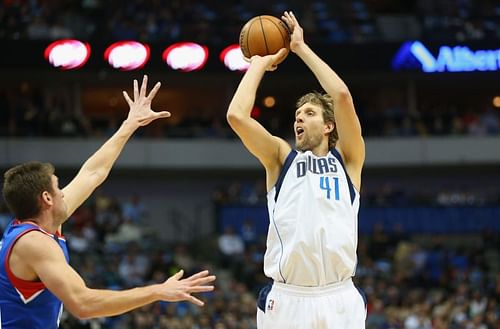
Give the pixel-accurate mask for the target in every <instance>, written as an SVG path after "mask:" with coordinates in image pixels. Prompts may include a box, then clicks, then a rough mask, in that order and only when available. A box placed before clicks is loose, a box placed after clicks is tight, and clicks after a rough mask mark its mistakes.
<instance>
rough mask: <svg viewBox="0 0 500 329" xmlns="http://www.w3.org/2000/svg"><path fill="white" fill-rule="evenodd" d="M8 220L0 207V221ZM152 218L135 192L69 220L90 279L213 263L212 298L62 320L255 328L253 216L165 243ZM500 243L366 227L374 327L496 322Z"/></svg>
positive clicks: (104, 199) (260, 279)
mask: <svg viewBox="0 0 500 329" xmlns="http://www.w3.org/2000/svg"><path fill="white" fill-rule="evenodd" d="M9 220H10V216H9V214H8V211H7V209H5V208H4V207H0V228H4V227H5V225H6V224H7V223H8V221H9ZM150 220H152V219H151V218H149V212H148V209H147V207H146V206H145V205H144V202H143V201H142V200H141V199H140V198H139V197H137V196H133V197H131V198H129V199H127V200H117V199H115V198H112V197H109V196H106V195H102V194H97V195H96V197H95V198H93V199H92V200H91V201H89V202H88V203H87V204H85V205H84V206H82V207H81V208H80V209H78V210H77V212H76V213H75V214H74V215H73V216H72V218H71V220H70V221H68V225H67V226H65V231H64V234H65V236H66V238H67V241H68V245H69V248H70V255H71V263H72V265H73V266H74V267H75V268H76V269H77V270H78V272H79V273H80V274H81V275H82V277H83V278H84V280H85V281H86V283H87V284H88V286H89V287H93V288H110V289H125V288H129V287H133V286H137V285H145V284H148V283H154V282H161V281H163V280H165V279H166V278H168V277H169V276H171V275H173V274H174V273H175V272H176V271H178V270H179V269H181V268H182V269H184V270H185V272H186V274H187V275H189V274H190V273H194V272H196V271H199V270H201V269H209V270H211V271H213V272H214V273H216V275H217V283H216V290H215V291H214V292H211V293H204V294H203V295H202V296H201V298H202V299H203V300H204V301H205V302H206V304H205V306H204V307H202V308H199V307H197V306H193V305H190V304H187V303H155V304H152V305H149V306H145V307H143V308H141V309H138V310H136V311H133V312H130V313H128V314H126V315H123V316H119V317H111V318H106V319H93V320H85V321H80V320H77V319H76V318H74V317H72V316H71V315H70V314H69V313H66V312H65V313H64V316H63V319H62V322H61V328H63V329H64V328H72V329H79V328H81V329H84V328H89V329H90V328H92V329H98V328H109V329H128V328H134V329H146V328H147V329H152V328H153V329H255V328H256V323H255V310H256V309H255V307H256V296H257V293H258V291H259V289H260V288H261V287H262V286H264V285H265V284H266V283H267V282H268V279H267V278H266V277H264V275H263V269H262V261H263V255H264V251H265V236H263V235H259V234H257V233H256V231H255V229H254V227H253V226H252V225H251V222H247V223H245V224H244V225H242V226H241V227H232V226H227V227H226V228H225V229H224V230H223V231H221V232H218V233H216V234H214V235H212V236H207V237H204V238H202V239H196V241H192V242H190V243H175V242H165V241H162V240H160V239H158V237H157V236H156V234H155V231H154V230H152V229H150V226H149V225H148V221H150ZM262 220H265V219H264V218H262ZM0 231H1V230H0ZM499 243H500V235H499V233H498V232H492V231H484V232H483V233H481V234H463V235H460V236H458V235H431V236H428V235H426V236H419V235H409V234H407V233H405V232H404V231H401V230H393V231H390V232H389V231H386V230H384V228H383V226H381V225H376V226H375V227H374V229H373V233H372V234H370V235H369V236H368V235H366V236H360V239H359V246H358V266H357V270H356V277H355V280H356V284H357V285H358V286H359V287H360V288H361V289H362V290H363V291H364V293H365V294H366V295H367V297H368V305H367V309H368V316H367V329H494V328H498V327H499V325H500V304H499V300H498V296H499V295H500V254H499V250H498V245H499Z"/></svg>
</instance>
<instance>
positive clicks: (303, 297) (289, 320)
mask: <svg viewBox="0 0 500 329" xmlns="http://www.w3.org/2000/svg"><path fill="white" fill-rule="evenodd" d="M257 304H258V309H257V328H258V329H364V328H365V320H366V302H365V298H364V296H363V295H362V294H361V292H360V291H359V290H358V289H357V288H356V287H355V286H354V283H353V282H352V280H351V279H348V280H346V281H344V282H340V283H335V284H332V285H328V286H324V287H300V286H292V285H288V284H284V283H280V282H274V283H273V284H272V285H268V286H266V287H265V288H263V289H262V290H261V292H260V294H259V300H258V303H257Z"/></svg>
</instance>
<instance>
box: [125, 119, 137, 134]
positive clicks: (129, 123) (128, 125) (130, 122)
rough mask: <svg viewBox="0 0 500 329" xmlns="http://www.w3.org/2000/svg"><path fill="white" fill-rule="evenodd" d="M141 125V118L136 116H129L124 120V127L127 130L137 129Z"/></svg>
mask: <svg viewBox="0 0 500 329" xmlns="http://www.w3.org/2000/svg"><path fill="white" fill-rule="evenodd" d="M140 126H141V125H140V123H139V120H137V119H134V118H127V119H125V121H123V122H122V127H123V128H124V129H125V130H130V131H131V132H134V131H136V130H137V129H138V128H139V127H140Z"/></svg>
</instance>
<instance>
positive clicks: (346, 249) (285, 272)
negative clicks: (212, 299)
mask: <svg viewBox="0 0 500 329" xmlns="http://www.w3.org/2000/svg"><path fill="white" fill-rule="evenodd" d="M282 19H283V20H284V21H285V22H286V23H287V25H288V26H289V28H290V31H291V32H292V34H291V43H290V49H291V51H292V52H294V53H295V54H296V55H297V56H299V57H300V58H301V59H302V61H303V62H304V63H305V64H306V65H307V66H308V67H309V69H310V70H311V71H312V73H313V74H314V75H315V76H316V78H317V79H318V81H319V83H320V84H321V86H322V87H323V89H324V90H325V91H326V94H324V95H322V94H319V93H309V94H306V95H305V96H303V97H302V98H300V99H299V100H298V102H297V109H296V111H295V122H294V129H295V149H292V148H291V147H290V145H289V144H288V143H287V142H286V141H284V140H283V139H281V138H279V137H276V136H272V135H271V134H270V133H269V132H268V131H267V130H266V129H265V128H264V127H263V126H261V125H260V124H259V123H258V122H257V121H256V120H254V119H253V118H252V117H251V116H250V112H251V109H252V107H253V104H254V101H255V94H256V91H257V88H258V86H259V83H260V81H261V79H262V77H263V75H264V73H265V72H266V71H272V70H274V69H276V65H275V63H277V62H279V59H280V58H282V56H285V55H286V51H285V49H282V50H280V51H279V52H278V53H277V54H275V55H269V56H263V57H260V56H253V57H252V58H251V60H250V62H251V64H250V67H249V69H248V70H247V72H246V73H245V75H244V77H243V79H242V80H241V82H240V85H239V86H238V88H237V90H236V93H235V95H234V97H233V99H232V101H231V104H230V105H229V110H228V113H227V119H228V122H229V124H230V126H231V127H232V128H233V130H234V131H235V132H236V134H237V135H238V136H239V137H240V138H241V140H242V141H243V144H244V145H245V146H246V147H247V149H248V150H249V151H250V152H251V153H252V154H253V155H255V156H256V157H257V158H258V159H259V161H260V162H261V163H262V165H263V166H264V168H265V170H266V178H267V190H268V195H267V198H268V210H269V219H270V223H269V230H268V236H267V250H266V253H265V257H264V272H265V274H266V276H268V277H270V278H272V279H273V280H274V282H273V284H272V285H270V286H268V287H266V288H264V289H263V290H262V291H261V292H260V295H259V299H258V310H257V324H258V328H259V329H270V328H274V329H276V328H286V329H291V328H297V329H299V328H300V329H304V328H308V329H313V328H314V329H323V328H328V329H360V328H364V327H365V325H364V323H365V317H366V309H365V302H364V298H363V297H362V295H361V294H360V292H359V291H358V290H357V289H356V288H355V286H354V284H353V282H352V280H351V277H352V276H353V275H354V271H355V268H356V261H357V260H356V248H357V214H358V207H359V193H358V191H359V190H360V187H361V169H362V166H363V162H364V158H365V146H364V142H363V138H362V136H361V127H360V123H359V120H358V117H357V115H356V112H355V110H354V105H353V100H352V98H351V95H350V93H349V89H348V88H347V86H346V85H345V83H344V82H343V81H342V80H341V79H340V78H339V77H338V75H337V74H336V73H335V72H334V71H333V70H332V69H331V68H330V67H329V66H328V65H327V64H326V63H325V62H324V61H323V60H321V59H320V58H319V57H318V56H317V55H316V54H315V53H314V52H313V51H312V50H311V49H310V48H309V47H308V45H307V44H306V43H305V42H304V38H303V31H302V28H301V27H300V25H299V23H298V22H297V19H296V18H295V17H294V15H293V13H291V12H285V13H284V15H283V17H282ZM334 112H335V116H334Z"/></svg>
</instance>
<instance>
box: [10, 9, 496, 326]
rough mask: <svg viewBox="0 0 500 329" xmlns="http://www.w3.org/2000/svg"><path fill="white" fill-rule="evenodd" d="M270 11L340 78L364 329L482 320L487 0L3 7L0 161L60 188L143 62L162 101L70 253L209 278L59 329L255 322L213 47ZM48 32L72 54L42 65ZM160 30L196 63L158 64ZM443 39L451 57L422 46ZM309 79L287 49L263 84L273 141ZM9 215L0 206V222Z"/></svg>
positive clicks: (103, 275) (248, 214) (74, 223)
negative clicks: (144, 49) (75, 49)
mask: <svg viewBox="0 0 500 329" xmlns="http://www.w3.org/2000/svg"><path fill="white" fill-rule="evenodd" d="M286 9H291V10H293V11H294V12H295V13H296V16H297V17H298V18H299V21H300V22H301V23H302V25H303V27H304V30H305V36H306V41H308V42H309V43H310V44H311V46H312V48H313V49H315V50H316V51H317V52H318V53H319V54H320V56H321V57H322V58H323V59H324V60H325V61H326V62H328V63H329V64H330V65H331V66H332V67H333V68H334V69H335V70H336V71H337V72H338V73H339V74H340V75H341V77H342V78H343V79H344V81H345V82H346V83H347V84H348V86H349V88H350V90H351V93H352V95H353V98H354V102H355V105H356V109H357V112H358V115H359V117H360V120H361V124H362V128H363V134H364V136H365V138H366V148H367V159H366V166H365V170H364V173H363V189H362V191H361V194H362V197H361V206H362V208H361V210H360V216H359V230H360V232H359V233H360V241H359V247H358V257H359V264H358V268H357V275H356V278H355V279H356V284H358V285H359V286H360V287H361V288H362V289H363V290H364V291H365V293H366V294H367V296H368V318H367V328H384V329H389V328H393V329H398V328H408V329H417V328H426V329H427V328H452V329H455V328H466V329H473V328H474V329H486V328H487V329H489V328H498V327H500V322H499V321H500V320H499V311H500V308H499V304H498V296H499V293H500V275H499V270H500V261H499V257H500V256H499V233H500V187H499V186H500V170H499V169H500V136H499V133H500V88H499V86H500V84H499V81H500V74H499V71H500V49H499V47H498V46H499V38H500V26H499V23H498V22H499V21H500V5H499V4H498V2H496V1H487V0H485V1H464V0H436V1H405V2H400V1H390V0H385V1H382V0H380V1H374V0H364V1H362V0H356V1H324V0H315V1H307V2H306V1H297V0H296V1H238V2H226V1H162V0H156V1H153V0H151V1H132V2H128V3H122V2H120V1H106V2H104V1H98V0H94V1H92V0H82V1H68V2H64V1H37V0H35V1H7V0H5V1H3V2H2V4H1V7H0V21H1V24H0V41H1V42H2V47H1V51H0V70H1V74H0V154H1V155H0V167H2V170H5V169H7V168H9V167H10V166H13V165H15V164H18V163H20V162H23V161H28V160H40V161H49V162H52V163H53V164H54V165H55V166H56V168H57V174H58V175H59V176H60V180H61V185H64V183H67V182H69V180H70V179H71V178H72V176H73V175H74V174H76V172H77V170H78V168H79V166H80V165H81V164H82V163H83V161H84V160H85V159H86V158H87V157H88V156H89V155H90V154H92V152H94V151H95V150H96V149H97V148H98V147H99V145H100V144H101V143H102V142H103V141H104V140H105V139H106V137H108V136H110V134H111V133H112V132H113V131H114V130H115V129H116V127H117V126H118V125H119V124H120V122H121V120H123V119H124V117H125V115H126V112H127V106H126V103H125V101H124V100H123V99H122V96H121V91H122V90H129V91H130V90H131V85H132V80H133V79H134V78H136V79H140V78H141V77H142V75H143V74H148V75H149V77H150V81H151V82H153V81H161V82H162V89H161V90H160V92H159V94H158V95H157V97H156V99H155V101H154V103H153V108H154V109H156V110H163V109H166V110H169V111H171V112H172V118H169V119H166V120H164V121H162V122H159V123H155V124H153V125H151V126H148V127H146V128H144V129H141V130H140V131H138V133H137V134H136V135H135V136H134V138H133V139H132V140H131V141H130V142H129V143H128V144H127V146H126V148H125V150H124V152H123V153H122V156H121V157H120V158H119V160H118V161H117V163H116V165H115V167H114V169H113V171H112V173H111V175H110V177H109V178H108V180H107V181H106V182H105V183H104V184H103V185H102V186H101V187H100V188H99V189H98V190H97V191H96V193H94V194H93V196H92V197H91V198H90V199H89V201H88V202H86V203H85V205H84V206H82V207H81V208H80V209H79V210H77V212H76V213H75V214H74V216H73V218H72V220H71V221H69V222H68V225H67V227H65V231H64V234H65V235H66V236H67V238H68V242H69V246H70V249H71V252H70V253H71V264H72V265H73V266H74V267H75V268H76V269H77V270H78V272H79V273H81V275H82V276H83V277H84V279H85V281H86V282H87V284H88V285H89V286H90V287H95V288H112V289H120V288H127V287H131V286H135V285H144V284H147V283H151V282H159V281H161V280H164V279H165V278H167V277H168V276H170V275H171V274H172V273H174V272H175V271H176V270H177V269H178V268H184V269H185V270H186V271H187V272H194V271H197V270H199V269H204V268H208V269H210V270H212V271H214V272H215V273H216V274H217V275H218V280H217V289H216V291H215V292H214V293H210V294H205V295H203V296H202V298H203V299H204V300H205V301H206V306H205V307H203V308H196V307H192V306H190V305H187V304H184V303H178V304H170V303H157V304H153V305H150V306H147V307H144V308H142V309H140V310H137V311H134V312H131V313H128V314H127V315H124V316H120V317H113V318H106V319H94V320H89V321H79V320H77V319H75V318H73V317H72V316H71V315H70V314H65V315H64V318H63V321H62V323H61V327H62V328H169V329H170V328H174V329H208V328H218V329H223V328H228V329H230V328H231V329H232V328H235V329H236V328H240V329H243V328H255V319H254V317H255V297H256V295H257V292H258V290H259V288H260V287H262V286H263V285H264V284H266V283H267V279H266V278H265V277H264V276H263V274H262V256H263V252H264V250H265V233H266V230H267V221H268V219H267V215H266V209H265V186H264V171H263V170H262V169H261V167H260V165H259V163H258V162H257V161H256V160H255V159H253V157H251V156H250V154H249V153H248V152H247V151H246V150H245V149H244V148H243V146H242V144H241V143H240V141H239V140H237V139H235V136H234V135H233V133H232V132H231V131H230V129H229V127H228V125H227V124H226V122H225V111H226V109H227V106H228V104H229V101H230V99H231V97H232V94H233V92H234V91H235V89H236V87H237V84H238V82H239V80H240V79H241V76H242V73H241V72H235V71H230V70H229V69H227V68H226V67H225V66H224V65H223V63H221V61H220V59H219V54H220V52H221V51H222V50H223V49H224V48H225V47H227V46H229V45H231V44H235V43H237V40H238V34H239V30H240V28H241V27H242V26H243V24H244V23H245V22H246V21H247V20H248V19H249V18H251V17H253V16H255V15H258V14H272V15H275V16H279V15H280V14H281V13H282V11H283V10H286ZM58 39H77V40H81V41H83V42H88V43H89V45H90V46H91V49H92V50H91V55H90V57H89V60H88V62H87V63H86V64H85V65H84V66H83V67H81V68H79V69H75V70H61V69H58V68H54V67H52V66H51V65H50V64H49V63H48V62H47V61H46V59H45V58H44V56H43V54H44V50H45V48H46V47H47V46H48V45H49V44H50V43H51V42H52V41H55V40H58ZM119 40H135V41H139V42H143V43H147V44H148V45H149V47H150V53H151V55H150V58H149V61H148V62H147V63H146V64H145V66H144V67H143V68H142V69H139V70H133V71H120V70H116V69H113V68H112V67H110V65H109V64H108V63H107V62H106V61H105V60H104V58H103V54H104V52H105V49H106V48H107V47H108V46H109V45H110V44H111V43H113V42H115V41H119ZM180 41H191V42H196V43H199V44H202V45H205V46H206V47H207V48H208V50H209V55H208V61H207V63H206V65H205V66H204V67H203V68H202V69H200V70H198V71H193V72H180V71H176V70H173V69H172V68H170V67H168V66H167V65H166V64H165V63H164V62H163V61H162V57H161V55H162V52H163V50H164V49H165V48H166V47H168V46H170V45H172V44H174V43H176V42H180ZM415 42H419V43H420V44H422V45H424V46H425V47H426V49H428V51H429V52H430V53H431V54H432V55H433V57H434V59H435V60H436V63H434V64H435V65H437V64H439V63H441V64H442V63H445V64H443V65H442V66H441V67H442V69H443V72H433V73H427V72H423V68H424V66H425V65H423V63H422V62H419V61H418V59H417V58H416V57H415V55H414V54H413V55H412V53H411V52H410V53H409V52H408V51H407V48H405V45H412V44H414V43H415ZM456 46H461V47H468V49H469V50H471V52H469V53H467V55H465V57H464V58H465V59H464V58H461V59H460V58H459V57H458V55H456V53H454V55H453V56H449V57H446V56H445V55H442V56H443V57H440V56H441V52H442V51H443V50H442V49H443V48H442V47H449V49H454V47H456ZM405 49H406V51H405ZM478 50H484V51H485V52H483V53H477V51H478ZM485 53H488V54H489V55H488V56H490V55H491V56H493V57H492V58H494V60H488V59H485V58H486V57H484V56H486V55H484V54H485ZM443 54H444V53H443ZM495 54H496V55H495ZM481 56H483V57H481ZM494 56H497V57H496V59H495V57H494ZM440 60H442V62H439V61H440ZM485 62H487V63H488V64H485ZM427 64H428V63H427ZM449 71H453V72H449ZM310 90H320V86H319V84H318V83H317V82H316V81H315V79H314V78H313V76H312V74H310V73H309V72H308V71H307V69H306V68H305V65H303V64H302V63H301V62H300V61H298V60H297V58H296V57H295V56H294V55H293V54H291V55H290V56H289V57H288V59H287V60H286V61H285V62H284V63H283V64H281V65H280V67H279V69H278V70H277V71H276V72H272V73H268V74H267V75H266V76H265V78H264V80H263V83H262V85H261V88H260V89H259V92H258V95H257V100H256V108H255V109H254V111H253V114H254V116H255V117H257V118H258V119H259V121H260V122H262V123H263V124H264V125H265V126H266V128H268V129H269V130H270V131H272V132H273V133H275V134H277V135H279V136H283V137H286V138H291V137H292V120H293V111H294V107H293V106H294V102H295V100H296V99H297V98H298V97H300V96H301V95H302V93H304V92H307V91H310ZM267 97H271V98H272V99H273V100H274V103H275V104H274V105H273V106H272V107H267V106H266V104H269V103H268V102H269V101H270V100H271V98H267ZM266 98H267V100H266ZM10 219H11V215H10V214H9V212H8V210H7V209H6V207H5V206H4V204H3V200H2V202H0V229H1V228H4V227H5V225H6V224H7V223H8V221H9V220H10Z"/></svg>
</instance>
